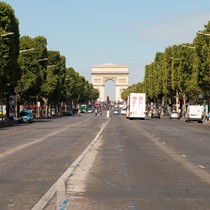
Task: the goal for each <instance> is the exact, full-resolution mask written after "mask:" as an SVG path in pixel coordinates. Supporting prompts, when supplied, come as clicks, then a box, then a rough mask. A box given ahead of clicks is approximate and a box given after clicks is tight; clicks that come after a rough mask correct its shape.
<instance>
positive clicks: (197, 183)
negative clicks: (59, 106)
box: [0, 113, 210, 210]
mask: <svg viewBox="0 0 210 210" xmlns="http://www.w3.org/2000/svg"><path fill="white" fill-rule="evenodd" d="M0 134H1V135H0V189H1V190H0V209H2V210H4V209H6V210H7V209H8V210H28V209H33V210H42V209H44V210H54V209H59V210H64V209H68V210H80V209H81V210H96V209H97V210H99V209H100V210H111V209H114V210H115V209H116V210H118V209H119V210H124V209H125V210H126V209H128V210H129V209H135V210H150V209H151V210H208V209H210V164H209V163H210V156H209V154H210V126H209V125H204V124H200V123H194V122H192V123H185V122H184V121H182V120H169V119H168V118H167V117H164V118H162V119H160V120H159V119H152V120H149V119H147V120H128V119H126V117H125V116H124V115H122V116H121V115H119V116H118V115H111V117H110V118H106V114H105V113H104V114H103V116H98V117H95V116H94V114H86V115H85V114H83V115H81V116H69V117H67V116H66V117H61V118H56V119H41V120H37V121H36V122H35V123H33V124H27V125H17V126H14V127H8V128H0Z"/></svg>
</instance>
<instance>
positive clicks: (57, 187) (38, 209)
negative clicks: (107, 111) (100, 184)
mask: <svg viewBox="0 0 210 210" xmlns="http://www.w3.org/2000/svg"><path fill="white" fill-rule="evenodd" d="M110 120H111V119H109V120H108V121H107V122H106V124H105V125H104V127H103V128H101V130H100V131H99V133H98V134H97V135H96V137H95V138H94V140H93V141H92V142H91V143H90V144H89V145H88V146H87V148H86V149H85V150H84V151H83V152H82V153H81V155H80V156H79V157H78V158H77V159H76V160H75V161H74V162H73V163H72V164H71V165H70V166H69V168H68V169H67V170H66V171H65V172H64V173H63V174H62V176H61V177H60V178H59V179H58V180H57V182H56V183H55V184H53V185H52V187H51V188H50V189H49V190H48V191H47V192H46V194H45V195H44V196H43V197H42V198H41V199H40V200H39V201H38V202H37V203H36V204H35V206H34V207H33V208H32V209H31V210H43V209H44V208H45V206H46V205H47V203H48V202H49V201H50V199H51V198H52V197H53V195H54V194H55V193H56V192H57V193H61V194H62V195H63V196H62V198H61V196H58V195H57V196H58V197H59V202H60V200H62V202H63V201H64V200H66V197H64V192H65V188H63V186H65V185H64V183H65V182H66V181H67V179H68V177H69V176H70V175H71V174H72V173H73V171H74V170H75V168H76V167H77V166H78V164H79V163H80V161H81V160H82V159H83V158H84V156H85V155H86V154H87V153H88V152H89V150H90V149H91V148H92V146H93V145H94V144H95V143H96V142H97V141H98V139H99V136H100V135H101V133H102V132H103V130H104V129H105V127H106V126H107V125H108V123H109V122H110ZM63 191H64V192H63ZM59 202H58V203H57V209H58V207H59V206H60V205H61V204H62V203H59Z"/></svg>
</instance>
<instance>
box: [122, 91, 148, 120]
mask: <svg viewBox="0 0 210 210" xmlns="http://www.w3.org/2000/svg"><path fill="white" fill-rule="evenodd" d="M145 111H146V94H145V93H130V94H129V96H128V99H127V113H126V116H127V118H128V119H135V118H136V119H145V117H146V113H145Z"/></svg>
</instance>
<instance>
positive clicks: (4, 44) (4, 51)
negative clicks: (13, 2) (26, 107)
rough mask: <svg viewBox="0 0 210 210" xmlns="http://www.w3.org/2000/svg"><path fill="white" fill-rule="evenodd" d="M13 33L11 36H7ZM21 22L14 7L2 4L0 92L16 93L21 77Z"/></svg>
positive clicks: (0, 10) (0, 4)
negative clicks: (19, 62)
mask: <svg viewBox="0 0 210 210" xmlns="http://www.w3.org/2000/svg"><path fill="white" fill-rule="evenodd" d="M8 33H12V34H11V35H6V34H8ZM19 36H20V35H19V22H18V19H17V18H16V17H15V14H14V10H13V9H12V7H11V6H10V5H8V4H6V3H4V2H0V62H1V63H0V92H1V93H3V94H6V93H7V94H8V93H12V92H14V88H15V86H16V83H17V80H18V79H19V77H20V69H19V67H18V63H17V60H18V55H19Z"/></svg>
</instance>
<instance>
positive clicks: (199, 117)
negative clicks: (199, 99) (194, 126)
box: [185, 105, 204, 122]
mask: <svg viewBox="0 0 210 210" xmlns="http://www.w3.org/2000/svg"><path fill="white" fill-rule="evenodd" d="M203 117H204V107H203V106H200V105H189V106H188V107H187V112H186V114H185V122H190V121H197V122H202V121H203Z"/></svg>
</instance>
